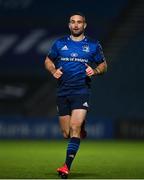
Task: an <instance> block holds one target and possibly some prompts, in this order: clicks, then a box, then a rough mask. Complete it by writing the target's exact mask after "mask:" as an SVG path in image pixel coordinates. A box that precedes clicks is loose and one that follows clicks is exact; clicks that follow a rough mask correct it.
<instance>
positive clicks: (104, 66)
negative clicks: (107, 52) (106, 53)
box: [86, 61, 107, 76]
mask: <svg viewBox="0 0 144 180" xmlns="http://www.w3.org/2000/svg"><path fill="white" fill-rule="evenodd" d="M86 66H87V68H86V74H87V75H88V76H93V75H100V74H104V73H105V72H106V71H107V63H106V61H104V62H102V63H100V64H99V65H98V66H97V67H96V68H94V69H92V68H91V67H90V66H89V65H87V64H86Z"/></svg>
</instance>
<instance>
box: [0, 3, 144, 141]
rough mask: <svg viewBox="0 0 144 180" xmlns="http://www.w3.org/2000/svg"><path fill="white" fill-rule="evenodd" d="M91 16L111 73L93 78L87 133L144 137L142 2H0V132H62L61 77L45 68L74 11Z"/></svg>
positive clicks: (36, 134) (30, 134) (38, 135)
mask: <svg viewBox="0 0 144 180" xmlns="http://www.w3.org/2000/svg"><path fill="white" fill-rule="evenodd" d="M74 11H81V12H83V13H84V14H85V15H86V17H87V22H88V28H87V35H89V36H91V37H93V38H97V39H99V40H100V42H101V44H102V46H103V48H104V52H105V56H106V59H107V62H108V72H107V73H106V74H105V75H104V76H102V77H99V78H96V80H95V81H93V89H92V91H93V96H92V98H91V101H92V108H91V111H90V113H89V116H88V119H89V120H88V123H87V128H88V131H89V138H90V139H91V138H93V139H103V138H104V139H107V138H108V139H109V138H110V139H113V138H114V139H116V138H124V139H125V138H129V139H144V85H143V65H144V62H143V59H144V53H143V52H144V43H143V42H144V23H143V22H144V1H143V0H137V1H135V0H134V1H133V0H121V1H115V0H109V1H105V0H101V1H99V0H92V1H91V2H88V1H82V0H78V1H71V0H70V1H66V0H62V1H52V2H49V1H47V0H43V1H40V0H25V1H23V0H0V138H1V139H3V138H12V139H15V138H38V139H39V138H46V139H47V138H62V137H61V135H60V132H59V127H58V123H57V114H56V104H55V92H56V82H55V81H54V79H53V78H52V76H51V75H50V74H48V73H47V72H46V70H45V69H44V59H45V57H46V54H47V52H48V49H49V47H50V45H51V44H52V43H53V41H54V40H55V39H56V38H58V37H60V36H63V35H65V34H67V33H69V31H68V28H67V22H68V18H67V17H68V16H69V14H70V13H71V12H74Z"/></svg>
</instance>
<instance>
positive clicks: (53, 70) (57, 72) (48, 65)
mask: <svg viewBox="0 0 144 180" xmlns="http://www.w3.org/2000/svg"><path fill="white" fill-rule="evenodd" d="M45 68H46V69H47V70H48V71H49V72H50V73H51V74H52V75H53V76H54V77H55V78H56V79H59V78H60V77H61V76H62V74H63V72H62V71H61V68H58V69H56V67H55V65H54V63H53V61H52V60H51V59H50V58H48V57H46V59H45Z"/></svg>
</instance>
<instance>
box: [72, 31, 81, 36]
mask: <svg viewBox="0 0 144 180" xmlns="http://www.w3.org/2000/svg"><path fill="white" fill-rule="evenodd" d="M83 33H84V31H80V32H79V33H74V32H73V31H71V35H73V36H74V37H78V36H80V35H81V34H83Z"/></svg>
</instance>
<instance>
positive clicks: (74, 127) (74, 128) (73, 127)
mask: <svg viewBox="0 0 144 180" xmlns="http://www.w3.org/2000/svg"><path fill="white" fill-rule="evenodd" d="M80 131H81V126H79V125H75V124H73V125H71V126H70V132H71V133H70V134H72V135H77V136H78V135H79V134H80Z"/></svg>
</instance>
